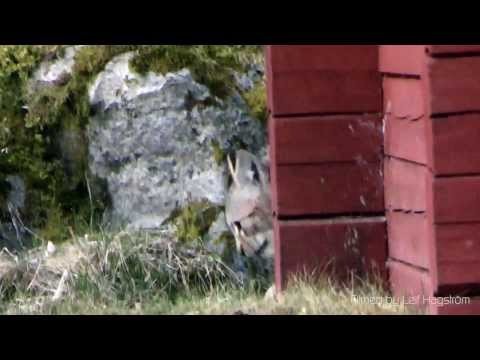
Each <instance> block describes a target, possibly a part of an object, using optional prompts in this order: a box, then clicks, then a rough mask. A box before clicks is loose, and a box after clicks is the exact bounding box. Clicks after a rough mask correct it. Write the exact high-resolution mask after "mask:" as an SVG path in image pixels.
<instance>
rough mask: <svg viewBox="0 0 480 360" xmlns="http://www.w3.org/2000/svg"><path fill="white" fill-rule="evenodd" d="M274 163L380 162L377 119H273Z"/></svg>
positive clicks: (354, 116) (380, 152) (341, 117)
mask: <svg viewBox="0 0 480 360" xmlns="http://www.w3.org/2000/svg"><path fill="white" fill-rule="evenodd" d="M272 121H273V124H272V125H273V131H274V132H275V135H274V137H273V138H272V139H274V141H273V142H272V146H273V147H275V149H276V157H275V163H276V164H277V165H286V164H315V163H331V162H355V161H362V162H365V161H366V162H380V161H381V158H382V145H383V135H382V125H381V117H380V116H379V115H368V114H366V115H337V116H309V117H301V118H295V117H294V118H292V117H287V118H274V119H273V120H272Z"/></svg>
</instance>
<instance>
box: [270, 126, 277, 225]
mask: <svg viewBox="0 0 480 360" xmlns="http://www.w3.org/2000/svg"><path fill="white" fill-rule="evenodd" d="M275 143H276V139H275V128H274V119H273V118H272V117H269V118H268V144H269V155H270V162H269V170H270V193H271V202H272V211H273V216H277V215H278V213H277V209H278V206H277V204H278V195H277V194H278V186H277V184H278V178H277V166H276V165H275V164H276V163H277V149H276V146H275Z"/></svg>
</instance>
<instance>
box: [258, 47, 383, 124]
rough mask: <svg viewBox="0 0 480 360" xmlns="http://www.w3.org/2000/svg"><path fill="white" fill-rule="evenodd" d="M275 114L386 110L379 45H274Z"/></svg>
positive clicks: (271, 55) (271, 84)
mask: <svg viewBox="0 0 480 360" xmlns="http://www.w3.org/2000/svg"><path fill="white" fill-rule="evenodd" d="M268 51H269V61H270V64H269V69H270V70H269V71H267V83H268V91H269V93H270V95H269V96H270V98H271V104H270V106H271V111H272V113H273V115H276V116H283V115H292V114H328V113H365V112H381V107H382V105H381V82H380V81H381V79H380V75H379V73H378V71H377V68H378V47H377V46H375V45H367V46H362V45H358V46H357V45H348V46H327V45H308V46H286V45H270V49H269V50H268Z"/></svg>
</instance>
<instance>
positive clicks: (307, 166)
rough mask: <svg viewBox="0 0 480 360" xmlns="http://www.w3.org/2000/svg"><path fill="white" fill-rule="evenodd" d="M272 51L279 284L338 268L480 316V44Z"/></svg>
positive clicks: (436, 309)
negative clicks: (463, 301) (455, 299)
mask: <svg viewBox="0 0 480 360" xmlns="http://www.w3.org/2000/svg"><path fill="white" fill-rule="evenodd" d="M266 52H267V54H266V55H267V56H266V58H267V79H268V106H269V110H270V119H269V137H270V146H271V157H272V160H271V175H272V194H273V199H272V201H273V209H274V230H275V251H276V259H275V272H276V283H277V286H278V287H279V288H280V289H282V288H283V287H284V286H285V285H286V283H287V281H288V279H289V277H290V276H291V275H292V274H294V273H297V272H299V271H303V270H307V271H308V270H312V269H324V268H325V266H326V265H327V264H333V268H331V270H334V271H335V273H336V274H337V276H338V277H339V278H344V277H346V276H347V275H348V274H350V273H351V272H352V271H353V272H355V273H357V274H359V275H362V274H366V273H369V272H372V270H374V272H375V273H377V274H380V275H381V276H383V277H384V278H385V279H388V280H389V283H390V286H391V289H392V292H393V293H394V295H396V296H416V297H417V299H419V302H420V305H422V304H423V305H425V306H427V308H428V310H429V312H430V313H432V314H469V313H473V314H480V297H477V296H480V45H461V46H460V45H381V46H376V45H338V46H331V45H328V46H327V45H305V46H303V45H302V46H287V45H278V46H273V45H271V46H267V50H266ZM332 260H333V262H332ZM329 269H330V268H329ZM447 296H468V297H470V304H469V305H448V306H438V305H435V304H434V301H427V299H430V300H431V299H434V298H439V297H447ZM421 299H423V300H421Z"/></svg>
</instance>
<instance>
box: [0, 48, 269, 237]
mask: <svg viewBox="0 0 480 360" xmlns="http://www.w3.org/2000/svg"><path fill="white" fill-rule="evenodd" d="M64 50H65V46H61V45H51V46H30V45H28V46H27V45H25V46H23V45H19V46H0V218H1V217H2V216H4V215H5V209H2V207H3V206H4V202H5V201H4V200H5V196H6V194H7V193H8V191H9V187H8V184H7V183H6V182H5V177H6V176H7V175H8V174H21V176H22V177H23V178H24V179H25V181H26V186H27V191H28V193H27V198H28V207H27V209H26V210H25V213H24V214H23V216H24V217H25V220H26V221H27V222H28V223H29V224H30V225H31V226H32V227H33V228H38V229H42V231H41V236H42V237H44V238H48V239H51V240H53V241H55V242H60V241H62V240H66V239H67V238H68V236H69V234H68V232H67V231H65V230H64V229H67V228H69V227H75V226H77V224H78V223H90V222H91V221H90V218H91V216H92V212H93V213H94V216H95V217H96V218H97V217H98V216H100V215H101V213H102V212H103V209H104V208H105V206H106V205H107V204H108V200H109V199H108V198H107V197H106V195H105V192H104V191H102V184H101V183H98V182H97V181H96V180H95V179H94V178H93V177H92V176H91V174H89V171H88V166H87V146H88V144H87V139H86V137H85V136H84V130H85V127H86V126H87V124H88V120H89V117H90V115H91V108H90V106H89V101H88V91H87V90H88V88H89V85H90V84H91V83H92V81H93V80H94V79H95V77H96V75H97V74H98V73H99V72H101V71H102V70H103V69H104V67H105V65H106V64H107V63H108V62H109V61H110V60H111V59H112V58H113V57H114V56H116V55H118V54H121V53H124V52H126V51H135V52H136V53H135V54H136V55H135V56H134V58H133V59H132V61H131V64H130V65H131V67H132V69H133V70H134V71H137V72H139V73H146V72H148V71H153V72H159V73H165V72H169V71H176V70H179V69H181V68H185V67H186V68H188V69H190V71H191V72H192V76H193V77H194V79H195V80H197V81H198V82H200V83H202V84H205V85H206V86H208V87H209V89H210V90H211V92H212V94H213V95H214V96H216V97H219V98H223V97H225V96H227V95H229V94H230V93H231V92H232V91H233V90H234V89H235V82H234V78H233V76H232V70H235V71H241V70H242V69H243V67H244V66H245V64H246V63H247V62H249V61H253V60H255V59H257V61H258V58H259V57H260V56H261V47H260V46H251V45H230V46H224V45H188V46H187V45H153V46H152V45H149V46H141V45H116V46H113V45H98V46H85V47H82V48H81V49H80V50H79V51H78V52H77V54H76V58H75V65H74V68H73V72H72V74H71V76H70V77H68V78H67V79H65V80H64V81H62V82H61V83H59V84H58V85H57V86H54V87H50V86H38V87H37V88H35V89H33V88H32V86H31V83H30V81H29V79H31V77H32V74H33V72H34V71H35V69H36V68H37V67H38V65H39V63H40V62H41V61H42V60H44V59H49V60H50V61H53V60H55V59H56V58H58V57H60V56H62V54H63V53H64ZM259 91H260V90H258V92H259ZM255 94H256V95H255V96H253V95H246V99H247V102H250V103H252V104H254V110H253V113H254V114H258V116H261V115H260V114H261V112H262V110H261V104H260V101H261V96H259V95H260V94H259V93H255ZM65 133H73V134H77V135H78V136H77V138H78V139H77V140H78V141H76V142H75V143H73V144H72V143H71V142H66V144H67V145H68V146H75V148H73V149H72V151H70V153H71V154H73V155H74V158H73V159H66V160H67V162H70V163H72V162H73V163H74V164H75V166H72V168H71V169H69V171H66V169H65V159H64V158H62V156H63V155H62V153H61V151H60V147H61V143H60V141H61V139H62V135H63V134H65ZM213 146H214V145H213ZM214 149H215V147H214ZM219 150H220V151H219ZM215 157H216V160H217V161H218V162H220V161H222V160H223V159H224V154H223V153H222V152H221V149H217V150H216V151H215ZM86 179H90V181H91V184H90V186H91V187H92V188H94V189H97V190H98V191H96V192H95V196H94V198H93V199H90V198H89V192H88V186H87V185H88V184H87V181H86ZM92 208H93V210H92ZM2 214H3V215H2ZM95 223H96V221H95ZM90 225H91V224H90ZM199 231H201V229H200V230H199ZM188 236H190V235H188Z"/></svg>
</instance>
